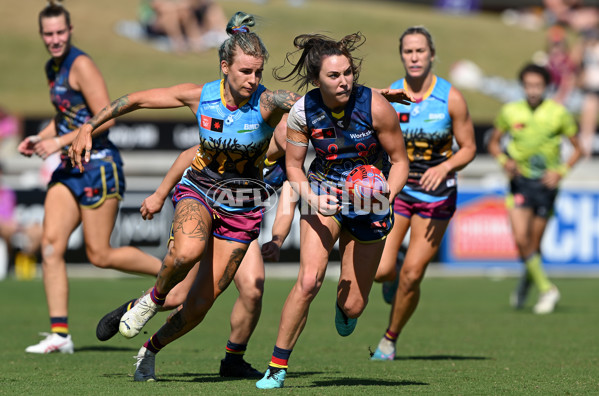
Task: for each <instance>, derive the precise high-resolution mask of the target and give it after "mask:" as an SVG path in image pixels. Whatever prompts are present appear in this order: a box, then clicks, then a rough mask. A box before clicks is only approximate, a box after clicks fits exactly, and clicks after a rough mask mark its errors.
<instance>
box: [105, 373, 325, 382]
mask: <svg viewBox="0 0 599 396" xmlns="http://www.w3.org/2000/svg"><path fill="white" fill-rule="evenodd" d="M328 373H330V371H328ZM321 374H324V372H322V371H302V372H299V373H293V374H290V375H288V376H287V378H297V377H303V376H306V375H308V376H310V375H321ZM124 376H129V377H131V375H127V374H122V373H118V374H104V377H114V378H120V377H124ZM157 377H158V381H160V382H201V383H219V382H231V381H254V382H255V381H257V380H259V379H260V378H233V377H221V376H220V375H218V373H213V372H212V373H172V374H163V375H160V373H158V375H157Z"/></svg>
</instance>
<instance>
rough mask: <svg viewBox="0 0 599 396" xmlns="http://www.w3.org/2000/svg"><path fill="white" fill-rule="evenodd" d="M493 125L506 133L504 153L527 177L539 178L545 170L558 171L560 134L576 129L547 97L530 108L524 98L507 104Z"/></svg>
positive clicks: (563, 109) (574, 124) (564, 109)
mask: <svg viewBox="0 0 599 396" xmlns="http://www.w3.org/2000/svg"><path fill="white" fill-rule="evenodd" d="M495 127H496V128H497V129H499V130H500V131H502V132H503V133H507V134H508V135H509V137H510V142H509V143H508V145H507V150H506V151H507V155H508V156H509V157H510V158H512V159H514V160H515V161H516V164H517V166H518V171H519V172H520V173H521V174H522V176H524V177H527V178H529V179H539V178H541V177H542V176H543V173H545V170H547V169H551V170H558V168H559V166H560V165H561V163H562V161H561V152H560V147H561V141H562V137H563V136H566V137H572V136H574V135H576V132H577V131H578V128H577V126H576V121H575V120H574V117H572V115H571V114H570V113H569V112H568V111H567V110H566V108H565V107H564V106H562V105H560V104H559V103H557V102H555V101H553V100H551V99H545V100H543V102H542V103H541V104H540V105H539V106H538V107H537V108H536V109H534V110H533V109H532V108H531V107H530V105H529V104H528V102H527V101H526V100H519V101H516V102H511V103H508V104H506V105H504V106H503V107H502V108H501V110H500V112H499V115H498V116H497V119H496V120H495Z"/></svg>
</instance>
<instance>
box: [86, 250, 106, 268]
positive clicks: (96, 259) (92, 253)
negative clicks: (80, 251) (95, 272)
mask: <svg viewBox="0 0 599 396" xmlns="http://www.w3.org/2000/svg"><path fill="white" fill-rule="evenodd" d="M109 250H110V249H93V250H92V249H86V251H85V252H86V254H87V258H88V259H89V262H90V263H92V264H93V265H94V266H95V267H98V268H112V263H111V261H110V259H109Z"/></svg>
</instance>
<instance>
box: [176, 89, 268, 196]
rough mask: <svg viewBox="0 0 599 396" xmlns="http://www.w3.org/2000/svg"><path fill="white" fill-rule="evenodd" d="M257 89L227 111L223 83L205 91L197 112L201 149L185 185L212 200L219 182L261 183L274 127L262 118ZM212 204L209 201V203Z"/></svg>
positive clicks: (188, 172) (259, 91) (259, 93)
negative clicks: (211, 196) (239, 104)
mask: <svg viewBox="0 0 599 396" xmlns="http://www.w3.org/2000/svg"><path fill="white" fill-rule="evenodd" d="M265 90H266V88H265V87H264V86H262V85H260V86H259V87H258V89H257V90H256V92H254V93H253V94H252V95H251V96H250V98H249V99H248V100H247V101H246V102H245V103H242V105H241V106H239V107H238V108H236V109H229V108H227V106H226V104H225V100H224V96H223V92H224V80H216V81H212V82H210V83H207V84H205V85H204V86H203V88H202V94H201V97H200V103H199V105H198V110H197V112H196V118H197V120H198V126H199V132H200V133H199V135H200V146H199V148H198V151H197V153H196V156H195V158H194V160H193V162H192V165H191V169H190V170H188V171H187V172H186V173H185V175H184V177H183V179H182V180H181V183H182V184H185V185H188V186H190V187H193V188H194V189H196V190H197V191H199V192H200V193H202V194H203V196H204V197H205V198H208V200H209V201H210V200H211V198H210V197H208V195H210V194H209V193H208V191H210V190H211V189H213V188H214V186H215V185H217V184H218V183H219V182H225V181H229V180H235V183H232V184H229V187H231V186H238V183H237V182H239V183H240V184H239V186H243V184H244V182H243V180H246V181H247V180H254V181H256V180H257V181H262V178H263V175H262V172H263V167H264V159H265V156H266V150H267V149H268V144H269V142H270V138H271V137H272V134H273V131H274V128H273V127H271V126H269V125H268V124H267V123H266V121H265V120H264V119H263V118H262V114H261V112H260V95H262V93H263V92H264V91H265ZM209 203H210V202H209Z"/></svg>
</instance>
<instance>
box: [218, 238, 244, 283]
mask: <svg viewBox="0 0 599 396" xmlns="http://www.w3.org/2000/svg"><path fill="white" fill-rule="evenodd" d="M246 251H247V247H246V248H245V249H242V248H237V249H233V251H232V252H231V256H230V257H229V260H228V261H227V265H226V267H225V272H224V273H223V276H222V277H221V278H220V280H219V281H218V289H219V290H221V291H224V290H225V289H226V288H227V287H228V286H229V284H230V283H231V281H232V280H233V278H234V277H235V273H237V269H238V268H239V264H241V260H243V256H245V252H246Z"/></svg>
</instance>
